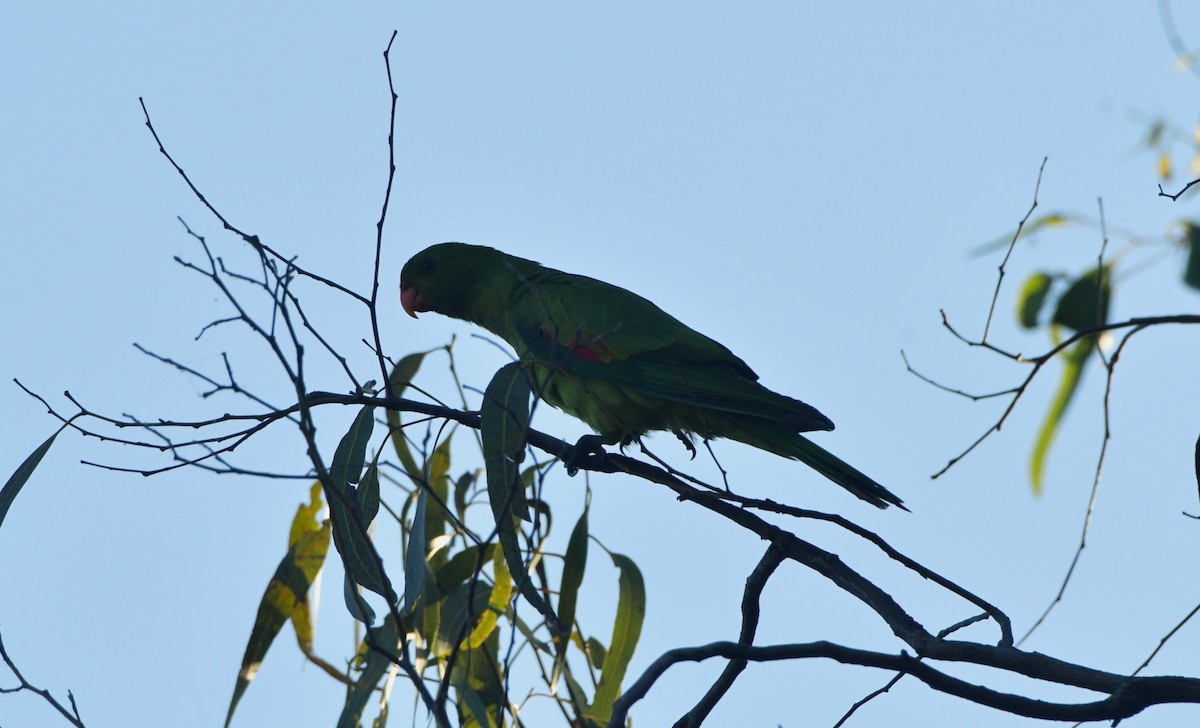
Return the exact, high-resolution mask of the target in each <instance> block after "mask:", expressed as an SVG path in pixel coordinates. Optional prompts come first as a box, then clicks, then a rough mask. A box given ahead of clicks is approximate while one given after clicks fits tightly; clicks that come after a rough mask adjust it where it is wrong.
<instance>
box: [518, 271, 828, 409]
mask: <svg viewBox="0 0 1200 728" xmlns="http://www.w3.org/2000/svg"><path fill="white" fill-rule="evenodd" d="M526 288H527V291H528V293H527V295H525V296H523V297H522V298H521V300H520V301H519V303H518V306H517V308H516V311H515V312H514V313H515V316H514V324H515V328H516V331H515V334H516V338H517V339H518V342H514V343H519V344H520V346H518V347H517V348H518V350H519V353H521V354H522V355H523V356H525V355H527V356H530V357H531V358H533V359H535V360H538V361H542V362H545V363H547V364H548V365H550V366H551V367H552V368H554V369H557V370H560V371H562V372H564V373H566V374H569V375H571V376H572V377H574V378H576V379H578V380H579V381H581V382H584V383H586V381H588V380H596V381H601V382H605V383H607V384H611V385H616V386H620V387H626V388H628V389H630V390H633V391H636V392H640V393H643V394H648V395H652V396H654V397H658V398H661V399H663V400H666V401H667V402H675V403H679V404H683V405H690V406H693V407H700V408H703V409H712V410H718V411H723V412H728V413H732V414H741V415H749V416H751V417H762V418H768V419H771V420H775V421H778V422H780V424H785V425H787V426H789V427H794V428H795V430H796V431H797V432H806V431H810V430H831V429H833V423H832V422H831V421H830V420H829V418H827V417H825V415H823V414H821V413H820V412H819V411H817V410H816V408H814V407H811V406H809V405H807V404H805V403H803V402H801V401H799V400H795V399H792V398H790V397H785V396H783V395H780V394H777V393H775V392H772V391H771V390H769V389H767V388H766V387H763V386H762V385H760V384H758V383H757V381H756V380H757V379H758V376H757V375H756V374H755V373H754V371H753V370H752V369H750V367H749V366H747V365H746V363H745V362H743V361H742V360H741V359H739V358H738V357H737V356H735V355H734V354H733V353H732V352H730V351H729V349H727V348H725V347H724V346H722V345H721V344H719V343H717V342H716V341H713V340H712V339H710V338H708V337H707V336H704V335H703V334H701V333H699V332H697V331H695V330H693V329H691V328H689V327H688V326H686V325H684V324H683V323H681V322H680V321H679V320H678V319H676V318H674V317H673V316H671V315H670V314H667V313H666V312H664V311H663V310H662V309H660V308H658V307H657V306H655V305H654V304H653V303H651V302H650V301H647V300H646V299H644V298H642V297H641V296H638V295H637V294H634V293H631V292H629V291H626V290H625V289H622V288H618V287H616V286H612V285H609V284H607V283H603V282H601V281H597V280H594V279H591V278H586V277H583V276H575V275H569V274H566V273H558V272H557V271H554V272H553V275H548V276H545V277H541V278H540V279H539V280H535V281H530V283H529V285H528V286H527V287H526Z"/></svg>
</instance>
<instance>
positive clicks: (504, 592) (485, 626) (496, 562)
mask: <svg viewBox="0 0 1200 728" xmlns="http://www.w3.org/2000/svg"><path fill="white" fill-rule="evenodd" d="M492 581H493V584H492V593H491V596H490V597H489V598H488V604H487V609H485V610H484V612H483V614H481V615H479V619H478V621H476V622H475V628H474V629H472V630H471V636H470V638H468V640H467V646H468V647H469V648H470V649H477V648H478V647H480V646H481V645H482V644H483V641H484V640H486V639H487V638H488V637H490V636H491V635H492V631H493V630H495V629H496V623H497V622H498V621H499V619H500V615H501V614H504V610H505V609H506V608H507V607H508V600H509V599H511V598H512V591H513V590H512V587H513V583H512V574H510V573H509V571H508V565H507V563H506V562H505V561H504V554H503V553H501V552H499V551H497V552H496V557H495V558H494V559H493V560H492Z"/></svg>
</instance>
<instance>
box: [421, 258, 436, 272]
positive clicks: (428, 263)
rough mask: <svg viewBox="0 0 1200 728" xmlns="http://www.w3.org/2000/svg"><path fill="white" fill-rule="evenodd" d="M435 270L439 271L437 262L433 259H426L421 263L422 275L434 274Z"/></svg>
mask: <svg viewBox="0 0 1200 728" xmlns="http://www.w3.org/2000/svg"><path fill="white" fill-rule="evenodd" d="M435 270H437V261H436V260H434V259H433V258H426V259H425V260H423V261H421V272H422V273H432V272H434V271H435Z"/></svg>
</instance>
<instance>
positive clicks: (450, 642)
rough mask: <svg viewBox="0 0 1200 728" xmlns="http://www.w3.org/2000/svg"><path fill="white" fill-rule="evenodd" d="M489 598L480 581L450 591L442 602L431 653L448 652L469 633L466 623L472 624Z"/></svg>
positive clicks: (486, 589) (487, 591) (444, 654)
mask: <svg viewBox="0 0 1200 728" xmlns="http://www.w3.org/2000/svg"><path fill="white" fill-rule="evenodd" d="M490 598H491V594H490V593H489V590H488V588H487V585H486V584H484V583H483V582H481V581H477V582H468V583H466V584H460V585H459V586H458V588H457V589H455V590H454V591H452V592H450V596H448V597H446V599H445V601H443V602H442V618H441V623H440V624H438V630H437V636H436V637H435V639H434V642H433V647H432V651H433V653H434V654H435V655H437V656H438V657H445V656H446V655H448V654H450V651H451V650H453V649H454V646H455V645H456V644H459V643H460V642H461V641H462V640H463V639H464V638H465V637H466V636H467V635H468V634H470V632H469V631H468V625H474V623H475V617H476V616H478V615H479V614H481V613H483V610H484V609H486V608H487V604H488V600H489V599H490Z"/></svg>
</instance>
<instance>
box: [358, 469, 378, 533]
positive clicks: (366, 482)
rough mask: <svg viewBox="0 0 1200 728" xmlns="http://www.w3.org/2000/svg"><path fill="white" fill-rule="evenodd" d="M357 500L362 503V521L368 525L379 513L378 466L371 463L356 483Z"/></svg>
mask: <svg viewBox="0 0 1200 728" xmlns="http://www.w3.org/2000/svg"><path fill="white" fill-rule="evenodd" d="M357 490H358V502H359V504H361V505H362V519H363V523H365V524H367V526H368V527H369V526H370V525H371V522H372V521H374V520H375V516H377V515H379V467H378V466H377V465H375V464H374V463H371V465H370V466H368V467H367V472H366V474H365V475H363V477H362V482H361V483H359V485H358V488H357Z"/></svg>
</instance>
